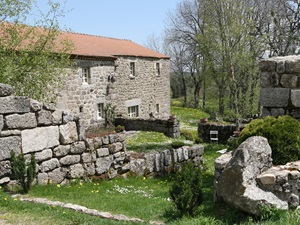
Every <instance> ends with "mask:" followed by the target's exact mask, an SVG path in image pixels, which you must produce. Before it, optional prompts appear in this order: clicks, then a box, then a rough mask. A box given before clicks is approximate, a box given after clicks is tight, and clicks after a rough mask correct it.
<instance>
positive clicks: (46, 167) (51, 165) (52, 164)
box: [40, 158, 60, 172]
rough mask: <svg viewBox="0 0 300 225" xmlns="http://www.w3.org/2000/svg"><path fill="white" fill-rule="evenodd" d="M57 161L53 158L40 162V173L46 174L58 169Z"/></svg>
mask: <svg viewBox="0 0 300 225" xmlns="http://www.w3.org/2000/svg"><path fill="white" fill-rule="evenodd" d="M59 166H60V164H59V161H58V159H56V158H54V159H50V160H48V161H45V162H42V164H41V165H40V171H41V172H48V171H50V170H54V169H55V168H57V167H59Z"/></svg>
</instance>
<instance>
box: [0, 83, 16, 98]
mask: <svg viewBox="0 0 300 225" xmlns="http://www.w3.org/2000/svg"><path fill="white" fill-rule="evenodd" d="M13 92H14V89H13V88H12V86H10V85H8V84H2V83H0V97H5V96H10V95H12V93H13Z"/></svg>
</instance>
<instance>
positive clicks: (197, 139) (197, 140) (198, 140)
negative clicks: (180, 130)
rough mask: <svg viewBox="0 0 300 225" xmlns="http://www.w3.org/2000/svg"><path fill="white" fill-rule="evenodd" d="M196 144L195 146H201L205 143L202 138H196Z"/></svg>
mask: <svg viewBox="0 0 300 225" xmlns="http://www.w3.org/2000/svg"><path fill="white" fill-rule="evenodd" d="M194 143H195V144H201V143H203V140H202V138H200V137H196V139H195V141H194Z"/></svg>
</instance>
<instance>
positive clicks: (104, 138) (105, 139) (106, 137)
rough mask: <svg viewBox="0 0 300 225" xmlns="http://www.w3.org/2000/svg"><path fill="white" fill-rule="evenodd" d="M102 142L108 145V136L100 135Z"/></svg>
mask: <svg viewBox="0 0 300 225" xmlns="http://www.w3.org/2000/svg"><path fill="white" fill-rule="evenodd" d="M102 144H103V145H108V144H109V138H108V136H104V137H102Z"/></svg>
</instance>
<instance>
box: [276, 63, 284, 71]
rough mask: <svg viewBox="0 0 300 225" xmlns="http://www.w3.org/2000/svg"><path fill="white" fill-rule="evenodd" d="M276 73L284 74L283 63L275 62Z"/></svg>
mask: <svg viewBox="0 0 300 225" xmlns="http://www.w3.org/2000/svg"><path fill="white" fill-rule="evenodd" d="M276 72H277V73H284V72H285V61H279V62H277V67H276Z"/></svg>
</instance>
